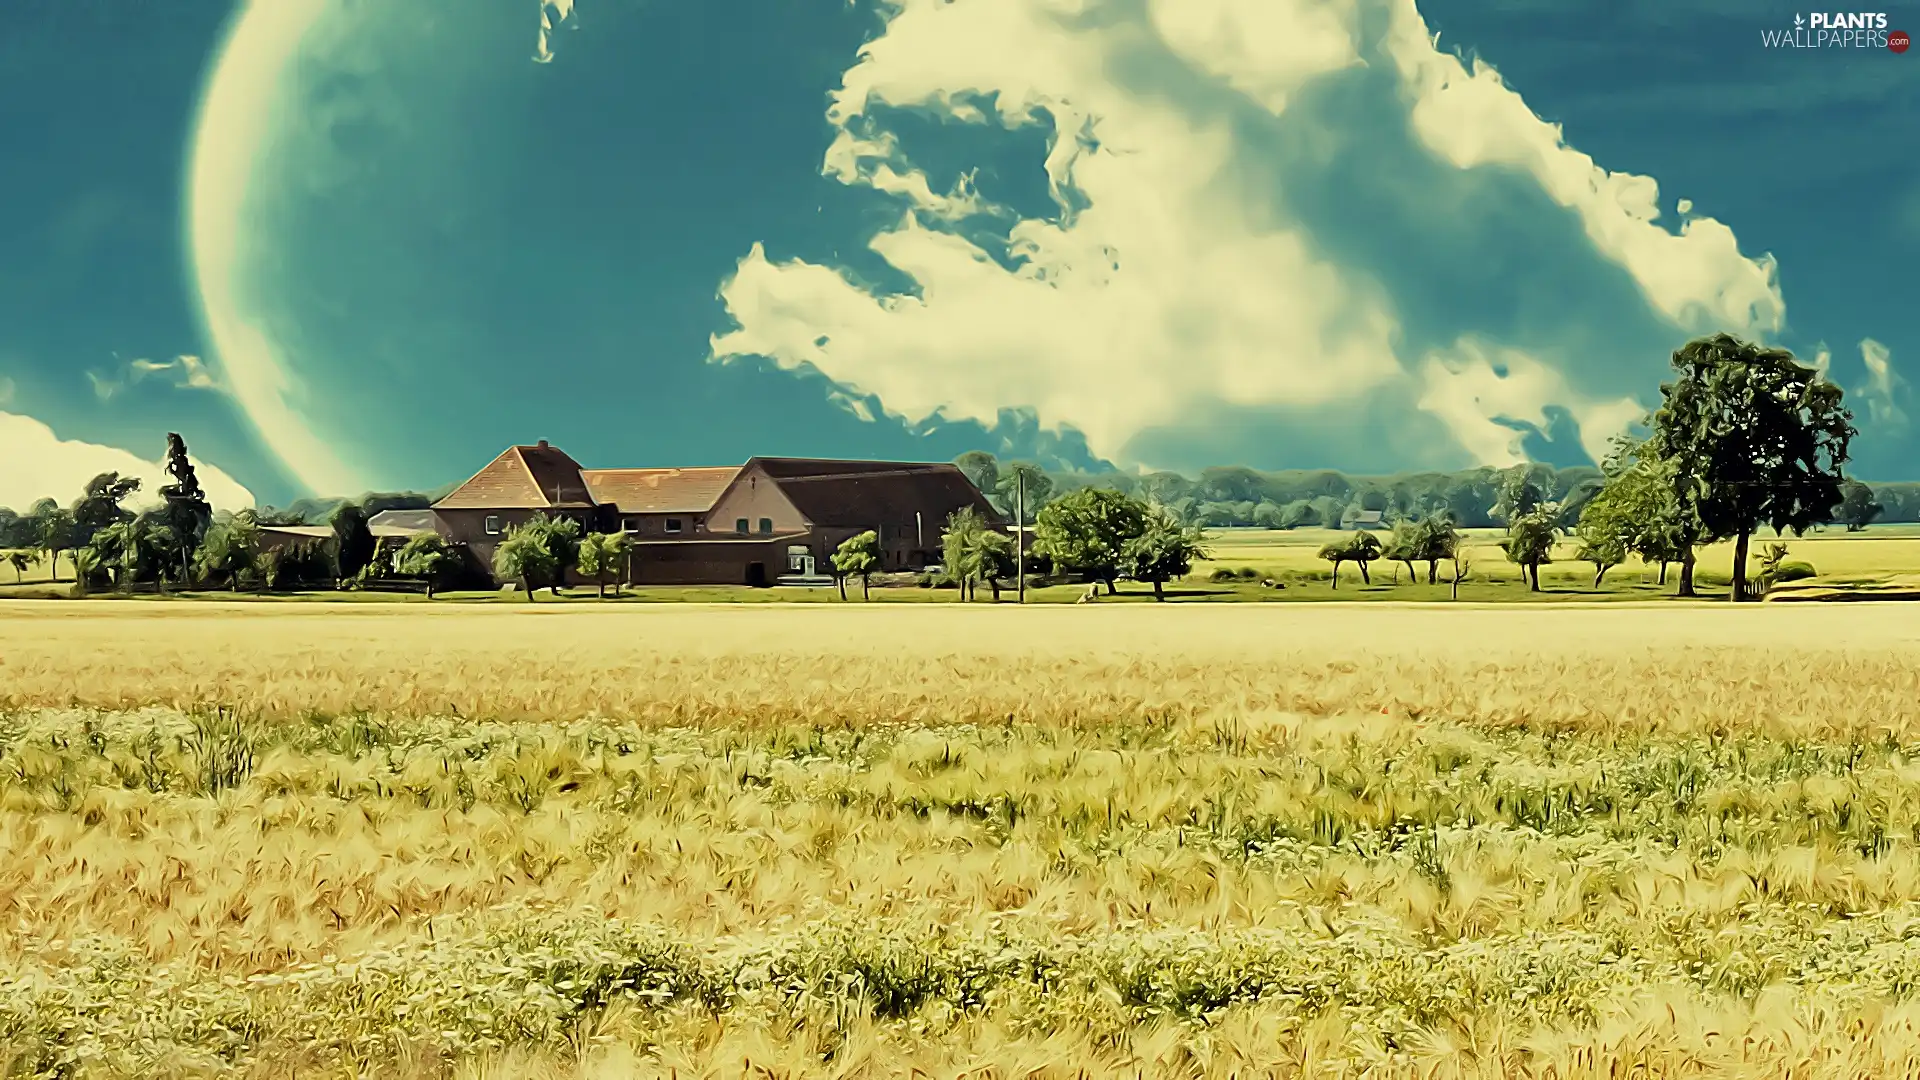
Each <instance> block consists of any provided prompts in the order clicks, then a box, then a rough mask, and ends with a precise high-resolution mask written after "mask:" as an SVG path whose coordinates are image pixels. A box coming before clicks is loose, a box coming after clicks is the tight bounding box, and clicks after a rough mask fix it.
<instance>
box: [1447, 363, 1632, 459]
mask: <svg viewBox="0 0 1920 1080" xmlns="http://www.w3.org/2000/svg"><path fill="white" fill-rule="evenodd" d="M1420 378H1421V382H1422V384H1423V393H1422V395H1421V397H1420V407H1421V408H1422V409H1425V410H1426V411H1428V412H1430V413H1432V414H1434V415H1435V416H1438V417H1439V418H1440V419H1441V420H1442V421H1444V422H1445V423H1446V425H1447V428H1448V430H1450V431H1452V432H1453V435H1454V437H1455V438H1456V439H1459V440H1460V442H1461V443H1462V444H1463V445H1464V446H1465V447H1466V448H1467V451H1468V452H1469V453H1470V454H1472V455H1473V458H1474V460H1476V461H1479V462H1481V463H1483V464H1487V465H1517V464H1519V463H1521V462H1523V461H1525V460H1527V455H1526V452H1525V451H1524V450H1523V449H1522V447H1521V442H1522V440H1523V438H1524V437H1525V433H1524V432H1523V431H1520V430H1518V429H1516V428H1514V427H1512V426H1510V425H1508V424H1502V423H1500V422H1499V421H1500V420H1502V419H1505V420H1512V421H1517V422H1519V423H1524V424H1531V425H1532V426H1534V427H1535V428H1538V429H1540V430H1541V431H1545V430H1546V428H1547V421H1548V417H1547V415H1546V411H1545V409H1544V407H1543V406H1544V405H1545V404H1546V403H1552V404H1555V405H1559V406H1561V407H1563V408H1565V409H1566V410H1567V411H1568V412H1569V413H1571V414H1572V415H1573V418H1574V420H1575V422H1577V423H1578V424H1579V425H1580V443H1581V447H1582V448H1583V449H1584V450H1586V452H1587V455H1588V456H1589V457H1591V458H1593V459H1594V460H1595V461H1599V460H1601V459H1602V458H1604V457H1606V455H1607V450H1608V445H1607V444H1608V440H1609V439H1611V438H1612V437H1613V436H1614V435H1616V434H1618V433H1619V432H1622V431H1625V430H1626V429H1627V427H1628V426H1629V425H1631V424H1632V423H1633V422H1634V421H1636V420H1638V419H1640V418H1641V417H1642V416H1644V415H1646V412H1647V410H1646V408H1645V407H1644V406H1642V405H1641V404H1640V403H1639V402H1637V401H1635V400H1634V399H1633V398H1630V397H1620V398H1611V399H1591V398H1588V397H1586V396H1584V395H1582V394H1580V393H1578V392H1577V391H1575V390H1573V389H1572V388H1571V387H1570V386H1569V385H1568V384H1567V380H1566V378H1565V377H1564V376H1563V375H1561V374H1560V373H1559V372H1558V371H1556V370H1555V369H1553V368H1551V367H1549V366H1547V365H1546V364H1543V363H1541V362H1540V361H1539V360H1538V359H1536V358H1534V357H1532V356H1528V355H1527V354H1525V353H1523V352H1519V351H1517V350H1514V349H1502V348H1498V347H1490V346H1488V345H1487V344H1486V343H1484V342H1480V341H1475V340H1473V339H1471V338H1463V339H1461V340H1460V341H1458V342H1456V343H1455V344H1454V346H1453V348H1451V349H1449V350H1445V351H1435V352H1433V353H1431V354H1429V355H1428V356H1427V357H1426V359H1425V360H1424V361H1423V362H1422V364H1421V366H1420Z"/></svg>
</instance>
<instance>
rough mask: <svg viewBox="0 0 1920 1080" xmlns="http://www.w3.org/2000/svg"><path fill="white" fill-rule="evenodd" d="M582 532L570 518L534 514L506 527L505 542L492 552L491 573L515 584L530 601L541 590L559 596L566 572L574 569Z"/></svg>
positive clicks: (578, 524)
mask: <svg viewBox="0 0 1920 1080" xmlns="http://www.w3.org/2000/svg"><path fill="white" fill-rule="evenodd" d="M581 532H582V530H581V528H580V523H579V522H578V521H575V520H574V519H572V518H550V517H548V516H546V515H545V514H535V515H534V516H533V517H531V518H529V519H528V520H527V521H525V522H524V523H522V524H520V525H514V526H509V527H508V529H507V536H506V539H504V540H502V541H501V542H500V546H499V547H497V548H495V549H494V553H493V567H494V572H495V573H497V574H499V575H500V576H501V577H505V578H513V579H516V580H518V581H519V582H520V585H521V587H522V588H523V589H525V590H526V593H527V599H528V600H529V601H531V600H532V599H533V591H534V590H535V589H538V588H541V587H542V586H544V587H546V588H548V589H550V590H552V591H554V592H558V591H559V588H560V583H561V580H562V578H564V577H565V576H566V572H567V568H568V567H570V566H574V565H577V562H578V558H579V552H580V537H581Z"/></svg>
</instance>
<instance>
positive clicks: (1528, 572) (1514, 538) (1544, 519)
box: [1500, 502, 1560, 592]
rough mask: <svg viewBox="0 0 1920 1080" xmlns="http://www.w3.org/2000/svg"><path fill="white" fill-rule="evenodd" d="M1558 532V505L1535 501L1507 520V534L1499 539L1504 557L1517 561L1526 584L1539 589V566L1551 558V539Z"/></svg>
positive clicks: (1529, 587)
mask: <svg viewBox="0 0 1920 1080" xmlns="http://www.w3.org/2000/svg"><path fill="white" fill-rule="evenodd" d="M1559 532H1560V507H1558V506H1557V505H1555V504H1553V503H1545V502H1543V503H1537V504H1535V505H1534V507H1533V508H1532V509H1530V510H1528V511H1527V512H1526V513H1523V514H1517V515H1515V516H1514V517H1513V518H1512V519H1511V520H1510V521H1509V522H1508V523H1507V535H1506V537H1505V538H1504V539H1502V540H1501V541H1500V546H1501V547H1502V548H1504V549H1505V550H1506V553H1507V561H1508V562H1513V563H1518V564H1519V566H1520V572H1521V575H1522V576H1523V577H1525V578H1526V579H1527V588H1528V589H1529V590H1531V591H1533V592H1539V591H1540V567H1541V566H1542V565H1544V564H1546V563H1550V562H1552V561H1553V541H1554V538H1555V536H1556V535H1558V533H1559Z"/></svg>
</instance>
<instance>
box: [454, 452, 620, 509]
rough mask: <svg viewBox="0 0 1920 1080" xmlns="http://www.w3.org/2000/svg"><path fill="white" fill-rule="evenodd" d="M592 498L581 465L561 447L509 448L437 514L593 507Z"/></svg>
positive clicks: (464, 485) (455, 490)
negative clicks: (443, 512)
mask: <svg viewBox="0 0 1920 1080" xmlns="http://www.w3.org/2000/svg"><path fill="white" fill-rule="evenodd" d="M592 505H593V497H592V495H591V494H590V493H589V492H588V491H587V484H586V481H585V480H583V479H581V476H580V463H579V462H577V461H575V460H573V459H572V458H570V457H568V456H567V453H566V451H564V450H561V449H559V448H558V447H554V446H548V445H547V444H546V443H544V442H543V443H541V444H539V445H537V446H510V447H508V448H507V449H506V451H505V452H503V453H502V454H501V455H500V456H499V457H497V458H494V459H493V461H492V462H491V463H489V464H488V465H487V467H486V468H484V469H481V470H480V471H479V472H477V473H475V474H473V478H472V479H470V480H468V481H467V482H466V483H464V484H461V485H460V486H459V487H457V488H454V489H453V490H452V491H451V492H449V493H448V494H447V496H446V497H445V498H443V499H441V500H440V501H439V502H437V503H434V504H433V507H434V509H436V510H545V509H548V508H560V507H569V508H571V507H589V506H592Z"/></svg>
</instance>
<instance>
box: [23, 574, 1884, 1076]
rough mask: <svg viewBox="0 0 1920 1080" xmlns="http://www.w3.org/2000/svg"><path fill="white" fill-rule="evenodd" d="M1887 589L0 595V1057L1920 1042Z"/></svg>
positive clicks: (1150, 1069)
mask: <svg viewBox="0 0 1920 1080" xmlns="http://www.w3.org/2000/svg"><path fill="white" fill-rule="evenodd" d="M1917 652H1920V632H1916V630H1915V629H1914V627H1913V623H1912V620H1911V618H1910V617H1909V616H1908V615H1907V613H1906V609H1902V608H1899V607H1897V606H1894V605H1887V606H1879V605H1859V606H1852V605H1849V606H1839V607H1825V606H1819V607H1815V608H1811V609H1797V610H1796V609H1784V608H1778V607H1772V606H1766V607H1757V608H1745V609H1732V608H1729V607H1725V606H1722V607H1672V606H1662V607H1659V608H1652V607H1648V606H1639V605H1618V604H1616V605H1607V606H1578V607H1576V606H1571V605H1558V606H1547V607H1525V608H1516V607H1504V608H1491V607H1476V606H1466V605H1462V606H1460V607H1438V606H1419V605H1407V606H1388V605H1381V604H1369V605H1314V606H1310V607H1282V606H1264V607H1255V606H1243V607H1236V608H1231V609H1225V610H1222V609H1211V610H1202V609H1192V608H1171V609H1149V608H1145V607H1136V606H1124V607H1107V608H1096V609H1092V610H1082V609H1075V608H1049V609H1039V610H1031V611H1018V610H1014V609H1011V608H1005V607H1002V608H998V609H995V608H989V607H986V606H984V605H983V606H979V607H976V608H971V609H957V610H956V609H949V610H938V609H931V608H925V607H907V606H886V607H882V606H874V607H861V606H855V605H849V606H846V607H836V608H819V607H798V606H795V607H772V608H745V607H739V606H725V605H715V606H698V605H675V606H645V605H632V606H617V607H616V606H607V607H595V606H590V605H537V606H533V607H532V608H530V609H529V608H528V607H527V606H525V605H506V604H501V605H486V606H473V605H445V606H434V607H428V606H426V605H353V606H345V605H342V606H325V605H318V604H287V605H259V604H220V603H213V602H209V603H205V604H194V605H166V604H86V605H80V604H47V605H32V604H14V605H0V852H4V853H5V854H4V855H3V856H0V927H5V928H6V929H5V930H4V931H0V986H4V988H5V992H4V993H0V1063H10V1064H0V1071H7V1070H9V1069H10V1070H11V1071H12V1072H15V1073H23V1074H36V1073H37V1074H43V1075H81V1074H86V1075H110V1076H143V1077H144V1076H166V1075H223V1074H224V1075H240V1076H284V1075H293V1074H296V1073H297V1074H298V1075H303V1076H331V1075H369V1076H371V1075H379V1076H461V1077H480V1076H514V1077H522V1076H531V1077H546V1076H552V1077H561V1076H566V1077H573V1076H629V1075H642V1076H654V1075H674V1076H684V1077H697V1076H748V1075H752V1076H908V1075H913V1070H919V1073H920V1075H926V1076H940V1077H959V1076H961V1075H966V1076H970V1077H983V1076H997V1077H1027V1076H1032V1077H1066V1076H1074V1075H1127V1076H1136V1075H1137V1076H1155V1077H1160V1076H1166V1077H1188V1076H1222V1077H1224V1076H1233V1075H1237V1076H1260V1075H1276V1074H1278V1075H1345V1076H1359V1075H1430V1076H1486V1077H1493V1076H1540V1077H1545V1076H1553V1077H1558V1078H1565V1077H1575V1076H1613V1075H1625V1074H1627V1073H1629V1072H1635V1071H1637V1072H1638V1073H1640V1074H1643V1075H1648V1076H1696V1075H1706V1074H1719V1075H1746V1076H1755V1077H1759V1076H1779V1075H1785V1074H1788V1073H1789V1072H1791V1074H1792V1075H1796V1076H1860V1077H1868V1076H1888V1075H1903V1074H1911V1073H1912V1072H1914V1071H1915V1070H1917V1069H1920V1002H1916V1001H1915V997H1914V995H1915V992H1916V989H1917V988H1920V857H1917V856H1916V850H1915V845H1916V836H1917V835H1920V834H1917V833H1916V829H1920V772H1916V767H1915V765H1914V764H1913V763H1912V762H1913V759H1914V756H1915V750H1916V749H1920V666H1916V665H1915V663H1914V659H1915V656H1916V653H1917Z"/></svg>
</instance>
